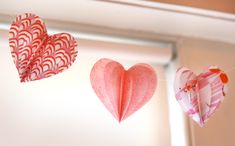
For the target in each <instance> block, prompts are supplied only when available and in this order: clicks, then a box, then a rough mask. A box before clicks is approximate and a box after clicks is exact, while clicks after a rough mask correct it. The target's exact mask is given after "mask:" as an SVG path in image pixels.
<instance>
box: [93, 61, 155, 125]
mask: <svg viewBox="0 0 235 146" xmlns="http://www.w3.org/2000/svg"><path fill="white" fill-rule="evenodd" d="M90 79H91V85H92V87H93V89H94V91H95V93H96V94H97V96H98V97H99V98H100V100H101V101H102V102H103V104H104V105H105V106H106V108H107V109H108V110H109V111H110V112H111V113H112V115H113V116H114V117H115V118H116V119H117V120H118V121H119V122H120V121H122V120H124V119H126V118H127V117H128V116H130V115H131V114H133V113H134V112H135V111H137V110H138V109H139V108H141V107H142V106H143V105H144V104H145V103H146V102H147V101H149V100H150V99H151V97H152V95H153V93H154V91H155V88H156V85H157V77H156V74H155V71H154V70H153V68H152V67H151V66H149V65H147V64H136V65H134V66H133V67H131V68H130V69H128V70H125V69H124V67H123V66H122V65H121V64H119V63H118V62H115V61H113V60H110V59H101V60H99V61H98V62H96V63H95V65H94V67H93V68H92V71H91V75H90Z"/></svg>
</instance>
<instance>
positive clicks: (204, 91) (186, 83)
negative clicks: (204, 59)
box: [174, 66, 228, 127]
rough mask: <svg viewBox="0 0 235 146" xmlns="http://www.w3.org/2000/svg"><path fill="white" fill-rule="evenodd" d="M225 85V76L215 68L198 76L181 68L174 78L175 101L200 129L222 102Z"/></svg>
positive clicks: (226, 78)
mask: <svg viewBox="0 0 235 146" xmlns="http://www.w3.org/2000/svg"><path fill="white" fill-rule="evenodd" d="M227 83H228V77H227V75H226V74H225V73H224V72H223V71H221V70H220V69H219V68H218V67H216V66H211V67H209V69H208V70H207V71H206V72H203V73H201V74H199V75H195V74H194V73H193V72H192V71H190V70H189V69H187V68H185V67H182V68H179V69H178V70H177V72H176V76H175V83H174V89H175V95H176V99H177V101H178V102H179V104H180V105H181V107H182V108H183V110H184V111H185V112H186V114H187V115H188V116H189V117H191V118H192V119H193V120H194V121H195V122H197V123H198V124H199V125H200V126H201V127H202V126H203V125H204V124H205V122H206V121H207V120H208V119H209V118H210V117H211V115H212V114H213V113H214V112H215V110H216V109H218V107H219V105H220V104H221V102H222V101H223V99H224V96H225V94H226V92H227V90H226V88H227Z"/></svg>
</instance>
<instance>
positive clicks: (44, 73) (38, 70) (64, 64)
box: [9, 13, 77, 82]
mask: <svg viewBox="0 0 235 146" xmlns="http://www.w3.org/2000/svg"><path fill="white" fill-rule="evenodd" d="M9 35H10V38H9V45H10V48H11V54H12V57H13V59H14V63H15V65H16V68H17V70H18V73H19V76H20V79H21V82H26V81H33V80H39V79H43V78H47V77H50V76H52V75H55V74H58V73H60V72H62V71H64V70H66V69H67V68H69V66H71V64H72V63H73V62H74V61H75V58H76V56H77V49H76V47H77V43H76V41H75V39H74V38H73V37H72V36H71V35H70V34H68V33H59V34H55V35H51V36H50V35H48V34H47V30H46V26H45V24H44V22H43V21H42V19H41V18H40V17H39V16H37V15H34V14H30V13H26V14H23V15H20V16H18V17H16V19H15V21H14V22H13V23H12V25H11V28H10V32H9Z"/></svg>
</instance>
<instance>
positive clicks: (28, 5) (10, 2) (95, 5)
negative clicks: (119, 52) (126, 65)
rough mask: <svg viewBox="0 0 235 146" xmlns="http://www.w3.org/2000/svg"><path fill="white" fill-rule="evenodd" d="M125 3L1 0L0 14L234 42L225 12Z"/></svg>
mask: <svg viewBox="0 0 235 146" xmlns="http://www.w3.org/2000/svg"><path fill="white" fill-rule="evenodd" d="M129 2H130V3H129V4H128V5H127V4H118V3H112V2H104V1H89V0H76V1H75V0H57V1H48V0H40V1H32V0H19V1H15V0H4V1H3V2H1V5H0V14H3V15H9V16H11V17H12V18H14V17H15V15H18V14H21V13H25V12H32V13H35V14H37V15H39V16H41V17H42V18H44V19H51V20H61V21H66V22H73V23H74V22H75V23H83V24H91V25H99V26H104V27H109V28H110V27H111V28H117V29H125V30H135V31H143V32H151V33H159V34H167V35H173V36H189V37H198V38H206V39H212V40H219V41H225V42H233V43H235V39H234V38H235V20H234V19H223V16H228V15H227V14H224V15H223V14H222V13H217V12H216V13H214V14H215V15H217V14H218V15H219V16H220V17H210V16H202V15H195V14H194V13H188V12H186V13H182V12H180V11H178V10H177V11H175V10H166V9H165V8H164V9H161V8H159V5H158V7H155V6H156V5H157V4H156V3H151V2H143V1H141V4H148V5H150V6H152V8H149V7H146V6H145V7H140V6H133V5H130V4H131V3H132V4H133V1H131V0H129ZM164 6H168V5H164ZM154 7H155V8H154ZM180 8H181V7H177V9H180ZM183 9H184V8H183V7H182V10H183ZM188 9H189V8H188ZM180 10H181V9H180ZM193 11H195V9H192V12H193ZM203 12H207V11H203ZM210 13H212V14H213V12H210ZM203 15H204V14H203ZM230 16H231V15H230ZM231 17H232V18H235V16H233V15H232V16H231ZM0 23H1V22H0ZM9 23H10V22H9ZM68 27H69V26H68Z"/></svg>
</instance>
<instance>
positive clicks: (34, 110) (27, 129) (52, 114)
mask: <svg viewBox="0 0 235 146" xmlns="http://www.w3.org/2000/svg"><path fill="white" fill-rule="evenodd" d="M7 36H8V33H7V31H0V37H1V41H0V54H1V55H0V66H1V69H0V117H1V120H0V145H1V146H79V145H81V146H156V145H161V146H170V132H169V122H168V121H169V120H168V108H167V98H166V81H165V76H164V68H163V67H161V66H155V68H156V72H157V74H158V78H159V81H158V87H157V90H156V92H155V94H154V97H153V98H152V99H151V100H150V102H149V103H147V104H146V105H145V106H144V107H143V108H142V109H140V110H139V111H137V112H136V113H135V114H133V115H132V116H130V117H129V118H128V119H126V120H125V121H123V122H122V123H121V124H119V123H118V121H116V120H115V118H114V117H112V115H111V114H110V113H109V112H108V110H106V108H105V107H104V106H103V105H102V103H101V102H100V101H99V99H98V98H97V96H96V95H95V93H94V92H93V90H92V88H91V85H90V80H89V74H90V70H91V68H92V66H93V64H94V63H95V62H96V61H97V60H98V59H99V58H101V57H107V56H103V55H102V54H100V56H99V55H97V54H96V55H95V56H96V57H92V53H91V54H90V55H88V56H87V55H83V53H82V52H80V51H78V57H77V60H76V61H75V63H74V64H73V65H72V66H71V67H70V68H69V69H68V70H66V71H64V72H63V73H60V74H58V75H56V76H53V77H50V78H47V79H43V80H39V81H33V82H28V83H20V80H19V77H18V73H17V70H16V68H15V65H14V63H13V60H12V58H11V54H10V48H9V47H8V40H7ZM78 50H79V49H78ZM93 53H96V52H95V51H94V52H93ZM119 61H120V62H121V63H123V64H125V66H130V65H133V64H135V63H137V62H126V61H125V60H119Z"/></svg>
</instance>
